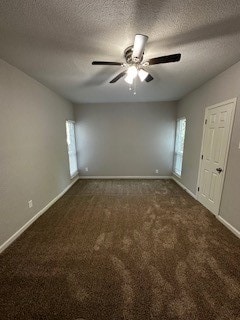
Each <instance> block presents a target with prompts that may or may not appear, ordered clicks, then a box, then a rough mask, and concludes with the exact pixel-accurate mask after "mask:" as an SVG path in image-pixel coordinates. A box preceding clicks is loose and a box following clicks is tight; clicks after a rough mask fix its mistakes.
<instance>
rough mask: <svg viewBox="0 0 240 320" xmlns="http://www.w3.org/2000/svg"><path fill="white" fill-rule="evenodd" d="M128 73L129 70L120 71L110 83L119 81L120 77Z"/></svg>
mask: <svg viewBox="0 0 240 320" xmlns="http://www.w3.org/2000/svg"><path fill="white" fill-rule="evenodd" d="M126 73H127V71H123V72H121V73H119V74H118V75H117V76H116V77H115V78H113V79H112V80H111V81H110V83H115V82H117V81H118V80H119V79H121V78H122V77H123V76H125V74H126Z"/></svg>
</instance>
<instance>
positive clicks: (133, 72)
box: [127, 66, 138, 79]
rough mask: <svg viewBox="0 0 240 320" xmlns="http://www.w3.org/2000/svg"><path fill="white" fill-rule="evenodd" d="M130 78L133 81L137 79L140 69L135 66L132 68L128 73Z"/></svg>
mask: <svg viewBox="0 0 240 320" xmlns="http://www.w3.org/2000/svg"><path fill="white" fill-rule="evenodd" d="M127 74H128V76H131V78H132V79H134V78H136V76H137V74H138V69H137V68H136V67H135V66H131V67H129V68H128V71H127Z"/></svg>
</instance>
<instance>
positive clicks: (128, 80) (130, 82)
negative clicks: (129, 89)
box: [124, 75, 133, 84]
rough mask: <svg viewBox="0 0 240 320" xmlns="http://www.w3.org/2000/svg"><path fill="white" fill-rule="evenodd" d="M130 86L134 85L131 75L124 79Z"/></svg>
mask: <svg viewBox="0 0 240 320" xmlns="http://www.w3.org/2000/svg"><path fill="white" fill-rule="evenodd" d="M124 80H125V81H126V82H127V83H128V84H133V77H132V76H130V75H127V76H126V78H125V79H124Z"/></svg>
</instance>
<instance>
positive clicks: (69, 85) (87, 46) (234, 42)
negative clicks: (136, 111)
mask: <svg viewBox="0 0 240 320" xmlns="http://www.w3.org/2000/svg"><path fill="white" fill-rule="evenodd" d="M136 33H143V34H146V35H148V36H149V41H148V44H147V47H146V50H145V58H153V57H156V56H160V55H166V54H173V53H178V52H180V53H182V60H181V62H179V63H172V64H168V65H156V66H150V67H149V68H148V70H151V71H150V72H151V74H152V75H153V76H154V81H152V82H150V83H138V85H137V94H136V96H134V95H132V94H131V92H129V91H128V87H127V84H126V83H125V81H124V80H123V79H121V80H119V82H117V83H116V84H109V83H108V82H109V80H111V79H112V78H113V76H114V75H116V74H117V73H119V72H120V68H119V67H113V66H111V67H102V66H92V65H91V62H92V60H109V61H111V60H112V61H114V60H115V61H123V50H124V49H125V48H126V47H127V46H129V45H131V44H132V43H133V39H134V35H135V34H136ZM0 57H1V58H2V59H4V60H6V61H7V62H9V63H11V64H12V65H14V66H16V67H18V68H19V69H21V70H23V71H24V72H26V73H27V74H29V75H30V76H32V77H33V78H35V79H37V80H39V81H40V82H42V83H43V84H45V85H46V86H48V87H50V88H52V89H53V90H55V91H56V92H58V93H59V94H61V95H62V96H64V97H66V98H67V99H68V100H70V101H72V102H114V101H118V102H120V101H121V102H125V101H163V100H177V99H179V98H181V97H182V96H184V95H185V94H186V93H188V92H190V91H191V90H192V89H194V88H196V87H198V86H199V85H201V84H202V83H204V82H205V81H206V80H208V79H210V78H212V77H213V76H215V75H216V74H218V73H219V72H221V71H223V70H225V69H226V68H228V67H229V66H231V65H232V64H234V63H236V62H237V61H239V60H240V1H239V0H211V1H209V0H181V1H180V0H162V1H159V0H148V1H146V0H132V1H129V0H111V1H110V0H109V1H107V0H95V1H92V0H79V1H77V0H49V1H43V0H21V1H16V0H1V1H0Z"/></svg>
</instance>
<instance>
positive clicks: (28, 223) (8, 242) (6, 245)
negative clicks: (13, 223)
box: [0, 177, 79, 253]
mask: <svg viewBox="0 0 240 320" xmlns="http://www.w3.org/2000/svg"><path fill="white" fill-rule="evenodd" d="M78 179H79V178H78V177H77V178H76V179H75V180H74V181H73V182H72V183H70V185H69V186H67V187H66V188H65V189H64V190H63V191H62V192H61V193H59V195H57V196H56V197H55V198H54V199H53V200H51V201H50V202H49V203H48V204H47V205H46V206H45V207H44V208H43V209H42V210H40V211H39V212H38V213H37V214H35V216H34V217H32V218H31V219H30V220H29V221H28V222H27V223H25V224H24V225H23V226H22V227H21V228H20V229H19V230H18V231H17V232H15V233H14V234H13V235H12V236H11V237H10V238H9V239H8V240H6V241H5V242H4V243H3V244H2V245H1V246H0V253H1V252H3V251H4V250H5V249H6V248H7V247H8V246H9V245H10V244H11V243H12V242H13V241H15V240H16V239H17V238H18V237H19V236H20V235H21V234H22V233H23V232H24V231H25V230H26V229H27V228H28V227H30V225H31V224H32V223H33V222H34V221H35V220H37V219H38V218H39V217H40V216H41V215H42V214H43V213H44V212H46V211H47V210H48V209H49V208H50V207H51V206H52V205H53V204H54V203H55V202H56V201H58V200H59V199H60V198H61V197H62V196H63V195H64V193H66V192H67V191H68V190H69V189H70V188H71V187H72V185H73V184H74V183H75V182H76V181H77V180H78Z"/></svg>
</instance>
